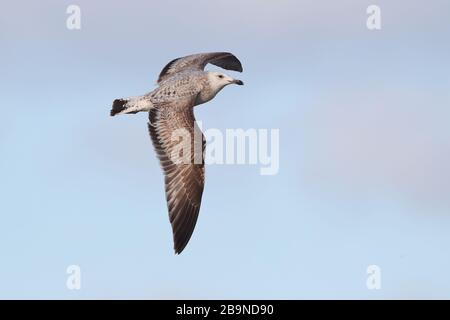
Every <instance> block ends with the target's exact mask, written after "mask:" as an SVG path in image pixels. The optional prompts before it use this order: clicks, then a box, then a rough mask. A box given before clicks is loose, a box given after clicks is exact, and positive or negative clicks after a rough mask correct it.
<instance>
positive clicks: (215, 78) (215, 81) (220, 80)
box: [208, 72, 244, 91]
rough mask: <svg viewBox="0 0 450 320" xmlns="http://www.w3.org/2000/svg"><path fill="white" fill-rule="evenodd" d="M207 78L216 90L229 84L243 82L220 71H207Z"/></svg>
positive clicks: (241, 83)
mask: <svg viewBox="0 0 450 320" xmlns="http://www.w3.org/2000/svg"><path fill="white" fill-rule="evenodd" d="M208 80H209V83H210V85H211V87H212V88H213V89H216V90H217V91H218V90H220V89H222V88H223V87H225V86H227V85H229V84H237V85H240V86H242V85H243V84H244V83H243V82H242V81H241V80H238V79H234V78H232V77H230V76H228V75H226V74H224V73H221V72H208Z"/></svg>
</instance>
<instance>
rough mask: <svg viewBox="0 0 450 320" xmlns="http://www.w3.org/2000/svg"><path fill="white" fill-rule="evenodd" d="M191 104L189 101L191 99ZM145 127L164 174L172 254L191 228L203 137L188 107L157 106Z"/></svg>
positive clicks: (197, 196)
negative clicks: (171, 233)
mask: <svg viewBox="0 0 450 320" xmlns="http://www.w3.org/2000/svg"><path fill="white" fill-rule="evenodd" d="M192 105H193V101H192ZM149 120H150V122H149V124H148V129H149V132H150V137H151V139H152V142H153V146H154V147H155V150H156V153H157V155H158V158H159V161H160V163H161V167H162V169H163V172H164V176H165V187H166V199H167V206H168V210H169V219H170V223H171V225H172V231H173V239H174V249H175V253H181V251H183V249H184V248H185V247H186V245H187V243H188V241H189V239H190V238H191V235H192V233H193V231H194V228H195V224H196V222H197V218H198V214H199V211H200V203H201V199H202V193H203V187H204V161H203V154H204V148H205V139H204V136H203V134H202V133H201V130H200V128H198V126H197V124H196V122H195V118H194V113H193V109H192V107H190V108H176V107H175V106H172V105H160V106H158V107H156V108H154V109H152V110H151V111H150V113H149Z"/></svg>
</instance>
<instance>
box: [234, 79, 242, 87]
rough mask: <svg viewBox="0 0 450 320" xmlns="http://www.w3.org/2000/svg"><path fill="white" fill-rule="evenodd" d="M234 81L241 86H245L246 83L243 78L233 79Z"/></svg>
mask: <svg viewBox="0 0 450 320" xmlns="http://www.w3.org/2000/svg"><path fill="white" fill-rule="evenodd" d="M233 83H235V84H237V85H239V86H243V85H244V83H243V82H242V81H241V80H238V79H235V80H234V81H233Z"/></svg>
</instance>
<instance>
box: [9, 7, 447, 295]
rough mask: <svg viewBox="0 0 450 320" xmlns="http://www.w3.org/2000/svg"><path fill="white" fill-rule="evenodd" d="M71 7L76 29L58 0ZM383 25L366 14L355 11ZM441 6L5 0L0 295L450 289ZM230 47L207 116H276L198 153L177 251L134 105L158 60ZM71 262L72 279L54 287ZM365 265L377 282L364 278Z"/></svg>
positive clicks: (235, 122)
mask: <svg viewBox="0 0 450 320" xmlns="http://www.w3.org/2000/svg"><path fill="white" fill-rule="evenodd" d="M70 4H77V5H79V6H80V8H81V15H82V16H81V30H68V29H67V28H66V18H67V16H68V15H67V14H66V8H67V6H68V5H70ZM371 4H377V5H379V6H380V8H381V18H382V28H381V30H377V31H369V30H368V29H367V28H366V19H367V14H366V8H367V7H368V6H369V5H371ZM449 12H450V3H449V2H448V1H438V0H433V1H406V0H401V1H400V0H399V1H396V2H395V3H393V2H392V1H377V2H373V1H356V0H353V1H350V0H347V1H340V2H339V3H338V2H331V1H323V0H319V1H317V0H316V1H271V2H263V1H256V0H251V1H234V0H229V1H226V2H216V1H206V0H205V1H175V0H172V1H164V2H158V4H152V3H151V2H149V1H127V2H126V3H125V2H123V1H95V2H93V1H76V2H72V1H50V0H47V1H41V2H40V3H37V2H31V1H15V2H13V3H12V2H10V3H8V4H4V5H3V10H2V11H1V12H0V41H1V43H2V50H1V52H0V58H1V59H0V70H1V74H2V77H0V88H2V93H3V94H2V103H1V110H2V116H1V117H0V123H1V124H0V154H1V157H0V177H1V179H2V183H1V184H0V194H1V196H0V200H1V201H0V217H1V223H0V251H1V252H2V263H1V265H0V297H1V298H33V299H45V298H56V299H80V298H87V299H95V298H125V299H127V298H139V299H141V298H142V299H146V298H190V299H196V298H225V299H229V298H230V299H231V298H236V299H241V298H242V299H264V298H266V299H283V298H285V299H305V298H306V299H310V298H327V299H329V298H338V299H346V298H356V299H381V298H450V278H449V277H448V275H447V273H448V270H449V269H450V258H449V256H448V254H447V251H448V247H449V245H450V233H449V229H450V196H449V195H450V127H449V125H448V119H449V118H450V108H449V106H450V90H449V87H450V62H449V59H448V57H449V56H450V44H449V42H448V39H449V36H450V34H449V32H450V31H449V30H450V19H449ZM204 51H230V52H233V53H234V54H235V55H236V56H237V57H239V59H240V60H241V61H242V64H243V66H244V72H243V73H242V74H239V75H238V74H235V73H233V72H228V73H229V74H230V75H232V76H238V77H239V78H240V79H242V80H243V81H244V82H245V85H244V86H243V87H233V88H231V87H230V88H225V89H224V90H223V91H222V92H220V93H219V94H218V96H217V97H216V98H215V99H214V100H213V101H211V102H209V103H208V104H205V105H202V106H199V107H198V108H196V109H195V114H196V117H197V119H198V120H201V121H202V125H203V128H205V129H208V128H218V129H220V130H225V129H227V128H242V129H248V128H256V129H258V128H263V129H279V130H280V170H279V173H278V174H277V175H275V176H261V175H260V174H259V167H258V166H255V165H210V166H207V167H206V185H205V192H204V195H203V202H202V208H201V211H200V217H199V220H198V223H197V226H196V229H195V232H194V235H193V237H192V239H191V240H190V242H189V244H188V246H187V248H186V250H185V251H184V252H183V253H182V254H181V255H180V256H175V255H174V253H173V250H172V235H171V229H170V224H169V222H168V217H167V209H166V203H165V198H164V188H163V177H162V173H161V170H160V166H159V164H158V162H157V160H156V155H155V154H154V151H153V147H152V145H151V142H150V139H149V137H148V134H147V127H146V121H147V120H146V115H145V114H138V115H135V116H127V117H117V118H111V117H109V109H110V106H111V103H112V101H113V100H114V99H116V98H119V97H126V96H133V95H139V94H143V93H146V92H148V91H150V90H152V89H153V88H154V83H155V80H156V78H157V75H158V73H159V71H160V70H161V69H162V68H163V66H164V65H165V64H166V63H167V62H168V61H170V60H172V59H173V58H176V57H179V56H183V55H186V54H190V53H196V52H204ZM72 264H75V265H79V266H80V267H81V272H82V282H81V283H82V287H81V289H80V290H74V291H71V290H68V289H67V288H66V279H67V274H66V268H67V267H68V266H69V265H72ZM374 264H375V265H378V266H379V267H380V269H381V279H382V280H381V281H382V287H381V289H380V290H368V289H367V287H366V279H367V274H366V268H367V267H368V266H369V265H374Z"/></svg>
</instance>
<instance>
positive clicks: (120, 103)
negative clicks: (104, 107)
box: [110, 99, 127, 117]
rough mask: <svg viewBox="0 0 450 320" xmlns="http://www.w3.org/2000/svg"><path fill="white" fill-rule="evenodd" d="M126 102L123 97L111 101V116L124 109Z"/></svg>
mask: <svg viewBox="0 0 450 320" xmlns="http://www.w3.org/2000/svg"><path fill="white" fill-rule="evenodd" d="M126 103H127V100H124V99H116V100H114V102H113V105H112V109H111V113H110V114H111V117H114V116H115V115H116V114H118V113H121V112H122V111H124V110H125V109H126V107H125V104H126Z"/></svg>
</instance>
